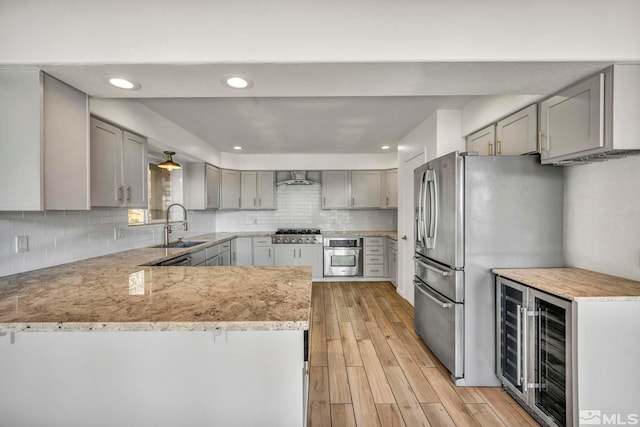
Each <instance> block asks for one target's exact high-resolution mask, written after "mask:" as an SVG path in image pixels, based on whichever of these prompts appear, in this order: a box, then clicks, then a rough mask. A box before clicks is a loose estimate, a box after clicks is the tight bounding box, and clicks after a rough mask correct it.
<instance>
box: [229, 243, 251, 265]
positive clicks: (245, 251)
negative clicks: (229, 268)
mask: <svg viewBox="0 0 640 427" xmlns="http://www.w3.org/2000/svg"><path fill="white" fill-rule="evenodd" d="M231 265H244V266H249V265H253V242H252V239H251V237H236V238H235V239H233V240H231Z"/></svg>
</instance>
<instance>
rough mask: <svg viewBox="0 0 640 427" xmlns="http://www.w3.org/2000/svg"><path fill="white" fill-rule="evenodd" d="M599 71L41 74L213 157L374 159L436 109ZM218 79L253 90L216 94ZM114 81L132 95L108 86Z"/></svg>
mask: <svg viewBox="0 0 640 427" xmlns="http://www.w3.org/2000/svg"><path fill="white" fill-rule="evenodd" d="M607 65H609V63H608V62H607V63H605V62H579V63H575V62H574V63H571V62H547V63H543V62H536V63H522V62H501V63H495V62H485V63H473V62H464V63H463V62H460V63H458V62H456V63H358V64H355V63H351V64H346V63H336V64H191V65H189V64H184V65H175V64H174V65H168V64H167V65H157V64H146V65H131V64H102V65H43V67H42V68H43V69H44V70H45V71H46V72H48V73H50V74H51V75H53V76H55V77H57V78H59V79H61V80H63V81H65V82H67V83H68V84H71V85H72V86H74V87H77V88H78V89H80V90H82V91H84V92H86V93H88V94H89V95H91V96H94V97H102V98H134V99H138V100H139V101H140V102H141V103H143V104H144V105H146V106H147V107H149V108H150V109H152V110H154V111H156V112H157V113H159V114H160V115H162V116H164V117H166V118H167V119H169V120H170V121H172V122H174V123H176V124H177V125H179V126H181V127H183V128H184V129H186V130H188V131H189V132H191V133H192V134H194V135H195V136H197V137H199V138H200V139H202V140H204V141H206V142H207V143H209V144H211V145H212V146H214V147H216V148H217V149H219V150H220V151H225V152H233V151H234V150H233V149H232V147H233V146H235V145H240V146H242V147H243V150H242V153H251V154H264V153H274V154H275V153H380V152H382V150H381V148H380V147H381V146H382V145H390V146H391V147H392V150H395V145H396V143H397V142H398V141H400V140H401V139H402V138H403V137H404V136H405V135H406V134H407V133H409V132H410V131H411V130H412V129H414V128H415V127H416V126H417V125H418V124H420V123H421V122H422V121H423V120H425V119H426V118H427V117H429V116H430V115H431V114H432V113H433V112H434V111H435V110H437V109H460V108H462V107H463V106H464V105H466V104H467V103H468V102H470V101H471V100H472V99H474V98H475V97H476V96H482V95H515V94H521V95H523V94H529V95H531V94H534V95H546V94H549V93H551V92H553V91H554V90H557V89H559V88H561V87H563V86H565V85H567V84H569V83H572V82H575V81H576V80H579V79H580V78H583V77H585V76H587V75H589V74H591V73H593V72H596V71H598V70H600V69H602V68H604V67H606V66H607ZM226 74H242V75H245V76H248V77H250V78H251V80H252V81H253V86H252V87H251V88H250V89H247V90H233V89H230V88H228V87H226V86H224V85H223V84H222V82H221V79H222V77H223V76H224V75H226ZM108 75H118V76H124V77H127V78H129V79H133V80H135V81H137V82H138V83H140V84H141V85H142V87H141V89H140V90H138V91H125V90H121V89H117V88H113V87H110V86H109V85H107V84H106V83H105V81H104V80H105V76H108Z"/></svg>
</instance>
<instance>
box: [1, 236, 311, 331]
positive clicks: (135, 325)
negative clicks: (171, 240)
mask: <svg viewBox="0 0 640 427" xmlns="http://www.w3.org/2000/svg"><path fill="white" fill-rule="evenodd" d="M244 234H245V233H212V234H206V235H201V236H195V237H190V238H189V239H186V240H193V241H200V240H202V241H205V243H204V244H201V245H198V246H193V247H191V248H176V249H164V248H154V247H150V248H140V249H132V250H128V251H124V252H118V253H115V254H111V255H105V256H101V257H97V258H90V259H86V260H83V261H77V262H73V263H69V264H62V265H59V266H55V267H49V268H43V269H40V270H35V271H31V272H27V273H21V274H15V275H11V276H6V277H1V278H0V332H18V331H61V330H64V331H94V330H106V331H158V330H171V331H193V330H196V331H202V330H305V329H308V328H309V314H310V307H311V271H312V270H311V267H235V266H234V267H189V266H187V267H180V266H176V267H154V266H145V265H143V264H150V263H153V262H158V261H162V260H165V259H169V258H173V257H175V256H179V255H181V254H184V253H188V252H195V251H198V250H200V249H202V248H205V247H207V246H211V245H214V244H217V243H221V242H223V241H225V240H229V239H231V238H233V237H236V236H243V235H244ZM246 235H247V236H255V235H260V233H255V232H253V233H246Z"/></svg>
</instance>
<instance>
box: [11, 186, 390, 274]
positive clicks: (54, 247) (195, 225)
mask: <svg viewBox="0 0 640 427" xmlns="http://www.w3.org/2000/svg"><path fill="white" fill-rule="evenodd" d="M320 188H321V187H320V185H319V184H314V185H308V186H286V185H283V186H279V187H277V190H276V194H277V203H278V209H277V210H275V211H218V212H216V211H189V213H188V220H189V230H188V231H186V232H185V231H183V230H182V229H181V227H180V226H176V227H174V232H173V233H172V234H171V240H176V239H177V238H179V237H189V236H195V235H198V234H205V233H211V232H214V231H221V232H224V231H275V230H276V229H277V228H279V227H295V228H311V227H313V228H320V229H322V230H325V231H328V230H332V231H345V230H362V231H369V230H380V231H386V230H395V229H396V228H397V219H396V218H397V214H396V211H395V210H378V209H371V210H322V209H320V200H321V192H320ZM16 236H28V246H29V250H28V251H27V252H21V253H16ZM163 239H164V235H163V226H162V224H158V225H147V226H133V227H129V226H128V224H127V210H126V209H92V210H90V211H44V212H0V276H7V275H10V274H16V273H22V272H25V271H30V270H35V269H38V268H44V267H50V266H53V265H58V264H64V263H67V262H72V261H78V260H82V259H86V258H91V257H95V256H100V255H107V254H110V253H114V252H120V251H124V250H128V249H134V248H141V247H145V246H150V245H155V244H160V243H162V241H163Z"/></svg>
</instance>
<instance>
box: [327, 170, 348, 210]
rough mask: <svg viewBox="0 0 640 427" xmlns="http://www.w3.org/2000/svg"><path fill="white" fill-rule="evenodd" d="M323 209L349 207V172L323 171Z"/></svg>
mask: <svg viewBox="0 0 640 427" xmlns="http://www.w3.org/2000/svg"><path fill="white" fill-rule="evenodd" d="M321 188H322V209H346V208H348V207H349V205H348V198H349V172H348V171H323V172H322V187H321Z"/></svg>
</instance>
